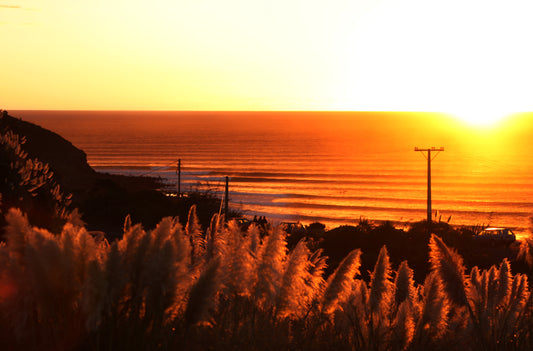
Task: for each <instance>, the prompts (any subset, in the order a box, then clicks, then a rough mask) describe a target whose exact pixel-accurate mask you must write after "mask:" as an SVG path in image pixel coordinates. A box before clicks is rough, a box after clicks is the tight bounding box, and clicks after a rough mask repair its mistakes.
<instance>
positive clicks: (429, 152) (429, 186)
mask: <svg viewBox="0 0 533 351" xmlns="http://www.w3.org/2000/svg"><path fill="white" fill-rule="evenodd" d="M415 151H422V152H424V151H427V153H428V154H427V156H425V155H424V157H426V158H427V160H428V172H427V173H428V186H427V190H428V195H427V198H428V204H427V224H428V231H429V232H431V213H432V211H431V160H432V158H431V151H436V152H437V153H436V154H435V156H433V158H435V157H436V156H437V155H438V153H439V152H441V151H444V148H443V147H440V148H436V147H431V148H427V149H421V148H418V147H415Z"/></svg>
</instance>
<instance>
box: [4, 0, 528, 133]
mask: <svg viewBox="0 0 533 351" xmlns="http://www.w3.org/2000/svg"><path fill="white" fill-rule="evenodd" d="M532 7H533V4H531V3H530V2H529V1H525V0H516V1H512V2H487V1H482V0H471V1H467V2H465V1H462V0H448V1H446V2H437V3H436V2H428V1H424V0H404V1H401V2H399V1H393V0H383V1H371V0H335V1H332V2H328V3H327V4H326V3H325V2H324V1H321V0H309V1H301V0H271V1H268V2H258V1H247V0H227V1H218V0H204V1H174V0H160V1H157V2H154V1H149V0H129V1H127V0H113V1H108V2H76V1H71V0H54V1H51V0H48V1H43V0H27V1H20V5H18V4H16V6H8V5H0V47H2V48H3V50H4V51H5V52H6V53H9V54H7V55H4V56H3V57H2V67H0V77H2V84H1V85H0V97H2V101H0V103H2V106H0V108H6V109H133V110H135V109H139V110H142V109H144V110H146V109H149V110H356V111H433V112H448V111H449V112H450V113H452V112H453V113H456V114H457V115H458V116H460V118H462V119H464V120H465V121H467V122H469V123H474V124H478V125H486V124H491V123H494V122H495V121H497V120H498V119H499V118H500V117H501V116H503V115H505V114H506V113H507V112H508V111H510V110H515V111H531V110H533V100H532V99H531V96H533V85H531V84H530V82H531V81H533V66H532V65H531V62H533V46H531V45H529V42H530V38H529V33H532V32H533V21H531V20H530V14H531V13H532V10H533V9H532ZM495 103H496V108H493V106H491V107H489V105H494V104H495ZM464 106H472V108H470V107H469V108H466V109H465V108H463V107H464ZM474 106H475V107H474ZM502 109H503V110H504V111H503V113H501V112H502ZM496 110H498V111H496ZM482 111H483V112H482ZM485 111H486V112H485Z"/></svg>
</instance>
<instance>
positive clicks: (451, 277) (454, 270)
mask: <svg viewBox="0 0 533 351" xmlns="http://www.w3.org/2000/svg"><path fill="white" fill-rule="evenodd" d="M429 251H430V252H429V261H430V263H431V268H432V270H433V271H435V272H437V274H438V276H439V278H440V279H441V282H442V284H443V287H444V289H445V290H446V293H447V295H448V296H449V297H450V299H451V300H452V301H453V302H455V303H456V304H457V305H459V306H467V305H468V298H467V291H468V290H467V289H468V285H467V282H466V279H465V276H464V271H465V267H464V265H463V259H462V258H461V256H459V254H457V253H456V252H455V250H453V249H449V248H448V247H447V246H446V244H444V242H443V241H442V239H441V238H439V237H438V236H436V235H435V234H432V235H431V238H430V240H429Z"/></svg>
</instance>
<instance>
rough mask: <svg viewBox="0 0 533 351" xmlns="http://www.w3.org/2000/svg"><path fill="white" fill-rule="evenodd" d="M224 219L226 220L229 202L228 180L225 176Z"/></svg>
mask: <svg viewBox="0 0 533 351" xmlns="http://www.w3.org/2000/svg"><path fill="white" fill-rule="evenodd" d="M224 200H225V203H224V217H225V218H226V220H228V202H229V178H228V176H226V193H225V196H224Z"/></svg>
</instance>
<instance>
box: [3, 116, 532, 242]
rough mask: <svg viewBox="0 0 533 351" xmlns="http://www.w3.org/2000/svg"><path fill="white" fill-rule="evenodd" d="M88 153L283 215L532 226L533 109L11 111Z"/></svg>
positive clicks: (95, 160) (108, 163)
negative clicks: (501, 115)
mask: <svg viewBox="0 0 533 351" xmlns="http://www.w3.org/2000/svg"><path fill="white" fill-rule="evenodd" d="M9 112H10V114H11V115H13V116H16V117H21V118H22V119H24V120H27V121H30V122H33V123H36V124H38V125H40V126H42V127H44V128H47V129H50V130H52V131H54V132H56V133H58V134H60V135H61V136H63V137H64V138H66V139H68V140H69V141H71V142H72V143H73V144H74V145H75V146H76V147H78V148H80V149H82V150H84V151H85V152H86V153H87V159H88V162H89V164H90V165H91V166H92V167H93V168H94V169H96V170H97V171H100V172H109V173H119V174H133V175H147V176H159V177H162V178H163V179H164V180H165V182H166V184H167V185H168V186H167V190H174V191H175V190H177V178H178V175H177V172H176V171H177V163H178V160H181V191H182V192H189V191H206V192H211V193H213V194H214V195H217V196H222V195H223V191H224V185H225V177H226V176H227V177H229V178H228V179H229V200H230V207H231V208H233V209H235V210H238V211H240V212H242V213H243V215H244V216H245V217H249V218H252V217H253V216H266V217H267V218H269V219H270V220H272V221H275V222H282V221H285V222H295V221H300V222H302V223H310V222H315V221H318V222H322V223H324V224H326V225H327V226H328V227H330V228H331V227H333V226H338V225H342V224H351V225H354V224H357V223H358V222H359V220H360V219H367V220H370V221H384V220H390V221H395V222H403V223H408V222H414V221H421V220H424V219H425V218H426V196H427V190H426V186H427V161H426V158H425V157H424V156H425V153H423V152H416V151H415V150H414V148H415V147H421V148H428V147H444V151H443V152H440V153H437V152H433V153H432V155H431V157H432V158H433V159H432V162H431V175H432V177H431V180H432V199H433V201H432V209H433V213H434V220H441V221H445V222H449V223H450V224H454V225H492V226H508V227H513V228H515V232H517V233H518V234H519V235H520V234H522V235H524V233H527V232H528V229H529V228H530V226H531V221H530V218H531V216H532V215H533V172H532V171H533V157H531V155H530V154H529V151H530V150H531V149H532V147H531V145H532V143H533V123H532V122H533V114H521V115H518V116H515V117H513V118H511V119H509V120H506V121H504V122H503V123H502V124H501V126H499V127H497V128H476V127H471V126H467V125H465V124H463V123H461V122H460V121H458V120H456V119H454V118H452V117H450V116H448V115H444V114H436V113H407V112H401V113H397V112H148V111H139V112H130V111H113V112H109V111H9Z"/></svg>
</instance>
